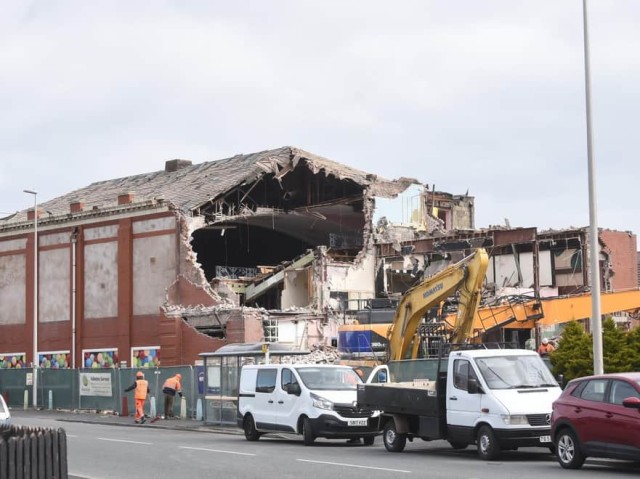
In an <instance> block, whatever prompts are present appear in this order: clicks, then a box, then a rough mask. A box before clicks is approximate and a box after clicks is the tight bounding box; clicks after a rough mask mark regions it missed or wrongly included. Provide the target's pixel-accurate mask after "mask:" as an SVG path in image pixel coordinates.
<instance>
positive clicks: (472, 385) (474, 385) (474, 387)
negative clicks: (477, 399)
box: [467, 378, 484, 394]
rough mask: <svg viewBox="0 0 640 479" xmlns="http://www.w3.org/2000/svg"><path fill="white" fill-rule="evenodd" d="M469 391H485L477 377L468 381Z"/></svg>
mask: <svg viewBox="0 0 640 479" xmlns="http://www.w3.org/2000/svg"><path fill="white" fill-rule="evenodd" d="M467 391H468V392H469V394H482V393H483V392H484V391H483V390H482V387H480V385H479V384H478V380H477V379H476V378H469V381H468V382H467Z"/></svg>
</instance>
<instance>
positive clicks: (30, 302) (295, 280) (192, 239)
mask: <svg viewBox="0 0 640 479" xmlns="http://www.w3.org/2000/svg"><path fill="white" fill-rule="evenodd" d="M416 184H417V181H416V180H412V179H405V178H402V179H399V180H394V181H390V180H385V179H382V178H379V177H377V176H376V175H373V174H368V173H365V172H362V171H359V170H356V169H354V168H350V167H347V166H345V165H341V164H339V163H336V162H333V161H330V160H327V159H325V158H322V157H320V156H317V155H313V154H311V153H307V152H305V151H302V150H300V149H296V148H292V147H283V148H280V149H276V150H269V151H263V152H259V153H254V154H248V155H237V156H234V157H232V158H227V159H224V160H219V161H211V162H205V163H201V164H196V165H194V164H192V163H191V162H190V161H186V160H171V161H167V162H166V165H165V169H164V170H163V171H157V172H153V173H148V174H142V175H135V176H129V177H125V178H120V179H115V180H107V181H100V182H96V183H93V184H91V185H89V186H87V187H85V188H81V189H79V190H76V191H73V192H71V193H69V194H66V195H63V196H61V197H59V198H55V199H52V200H49V201H46V202H43V203H42V204H39V205H38V207H37V210H36V211H34V209H30V210H27V211H23V212H18V213H16V214H15V215H12V216H10V217H7V218H4V219H2V220H0V302H1V303H2V305H3V308H2V309H1V310H0V361H4V362H5V363H8V365H9V366H10V367H11V366H12V365H16V364H18V365H19V364H23V365H25V366H26V365H28V364H29V363H31V362H32V361H34V359H35V360H36V361H37V363H38V364H40V365H42V366H45V367H46V366H50V365H51V364H56V365H57V367H104V366H112V365H115V364H122V363H129V364H131V365H132V366H154V365H158V364H159V363H160V361H161V362H162V365H164V366H169V365H176V364H190V363H193V362H194V361H196V360H197V359H198V357H199V354H200V353H202V352H203V351H215V350H216V349H217V348H219V347H220V346H221V345H223V344H225V343H227V342H252V341H260V340H263V339H266V340H280V341H283V342H288V343H293V344H299V345H300V346H302V347H305V348H306V347H309V346H313V345H315V344H330V342H331V338H333V337H335V336H336V327H337V323H336V321H335V318H336V316H335V314H334V313H335V311H337V310H339V309H340V305H341V303H343V302H345V301H348V300H351V299H354V298H370V297H373V296H374V295H375V281H374V277H375V274H374V270H375V268H376V254H375V253H376V252H375V246H374V235H373V226H372V225H373V223H372V215H373V212H374V208H375V201H376V198H392V197H395V196H397V195H398V194H400V193H402V192H403V191H405V190H406V189H407V188H408V187H409V186H411V185H416ZM45 212H46V214H43V213H45ZM36 219H37V246H36V244H35V242H34V236H35V235H34V223H35V221H34V220H36ZM36 252H37V257H38V267H37V269H34V266H35V265H34V257H35V256H36ZM35 274H38V276H37V282H38V288H37V294H38V298H37V301H35V302H34V293H35V291H36V290H35V289H34V287H33V284H34V280H35V279H36V277H35ZM34 305H37V306H36V307H37V316H38V322H37V328H38V333H39V334H38V344H37V346H36V347H33V344H32V340H31V338H32V337H33V327H34V321H33V316H34ZM35 350H37V351H38V357H37V358H34V357H33V354H32V351H35Z"/></svg>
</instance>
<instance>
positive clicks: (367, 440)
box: [362, 436, 376, 446]
mask: <svg viewBox="0 0 640 479" xmlns="http://www.w3.org/2000/svg"><path fill="white" fill-rule="evenodd" d="M362 440H363V442H364V445H365V446H373V443H374V442H376V437H375V436H365V437H363V438H362Z"/></svg>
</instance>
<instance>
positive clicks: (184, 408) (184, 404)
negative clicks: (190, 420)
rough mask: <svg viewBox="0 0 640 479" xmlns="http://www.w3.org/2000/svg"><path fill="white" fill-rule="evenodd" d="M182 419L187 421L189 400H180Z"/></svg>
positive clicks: (183, 398)
mask: <svg viewBox="0 0 640 479" xmlns="http://www.w3.org/2000/svg"><path fill="white" fill-rule="evenodd" d="M180 419H187V398H185V397H184V396H183V397H181V398H180Z"/></svg>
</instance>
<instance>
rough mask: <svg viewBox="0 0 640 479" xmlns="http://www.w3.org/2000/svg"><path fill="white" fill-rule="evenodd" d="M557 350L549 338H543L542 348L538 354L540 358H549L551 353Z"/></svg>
mask: <svg viewBox="0 0 640 479" xmlns="http://www.w3.org/2000/svg"><path fill="white" fill-rule="evenodd" d="M555 350H556V348H555V347H554V346H553V344H551V342H550V341H549V340H548V339H547V338H542V344H540V347H538V354H539V355H540V356H548V355H549V353H552V352H553V351H555Z"/></svg>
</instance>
